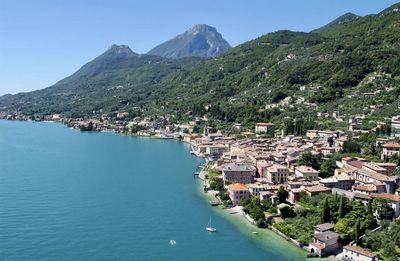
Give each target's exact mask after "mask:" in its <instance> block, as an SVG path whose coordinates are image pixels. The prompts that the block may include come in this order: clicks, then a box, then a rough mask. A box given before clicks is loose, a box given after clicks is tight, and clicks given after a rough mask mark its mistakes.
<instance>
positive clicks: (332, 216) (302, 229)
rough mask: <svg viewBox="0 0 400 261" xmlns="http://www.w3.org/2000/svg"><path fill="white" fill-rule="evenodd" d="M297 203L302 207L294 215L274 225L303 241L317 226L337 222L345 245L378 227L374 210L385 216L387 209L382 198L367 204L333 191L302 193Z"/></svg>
mask: <svg viewBox="0 0 400 261" xmlns="http://www.w3.org/2000/svg"><path fill="white" fill-rule="evenodd" d="M298 204H299V205H300V206H301V207H300V208H299V207H297V206H296V208H297V209H296V208H295V211H294V213H295V215H294V216H290V217H287V218H286V217H285V218H284V221H283V222H282V223H280V224H274V226H275V227H276V228H277V229H278V230H280V231H281V232H283V233H285V234H286V235H288V236H290V237H292V238H294V239H296V240H298V241H299V242H301V243H309V242H310V241H311V238H312V235H313V231H314V226H316V225H318V224H321V223H325V222H331V223H333V224H335V227H334V230H335V231H336V232H338V233H339V234H340V237H341V241H342V243H343V244H348V243H349V242H350V241H353V240H359V238H360V236H361V235H363V234H364V233H365V232H366V231H368V230H372V229H374V228H376V227H377V226H378V225H377V220H376V218H375V216H374V213H375V212H376V213H377V214H378V215H384V214H383V213H386V211H387V209H386V208H382V207H381V205H380V204H381V203H380V202H379V201H376V202H375V201H374V202H372V201H370V202H369V204H367V206H364V205H363V204H362V203H361V202H360V201H357V200H354V201H349V200H348V199H347V198H346V197H344V196H340V197H339V196H337V195H331V194H319V195H317V196H313V197H309V196H308V195H307V194H305V193H302V194H301V197H300V200H299V202H298ZM385 218H390V216H389V215H386V216H385Z"/></svg>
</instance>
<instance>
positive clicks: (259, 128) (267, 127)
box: [255, 122, 275, 134]
mask: <svg viewBox="0 0 400 261" xmlns="http://www.w3.org/2000/svg"><path fill="white" fill-rule="evenodd" d="M255 131H256V132H264V133H268V134H273V133H274V131H275V124H273V123H270V122H258V123H256V128H255Z"/></svg>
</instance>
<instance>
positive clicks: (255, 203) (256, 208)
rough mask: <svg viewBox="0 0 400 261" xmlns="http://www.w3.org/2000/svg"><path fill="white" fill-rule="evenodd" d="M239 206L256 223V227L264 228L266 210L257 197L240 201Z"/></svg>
mask: <svg viewBox="0 0 400 261" xmlns="http://www.w3.org/2000/svg"><path fill="white" fill-rule="evenodd" d="M239 205H241V206H243V211H244V212H245V213H246V214H249V215H250V217H251V218H253V219H254V220H255V221H256V225H257V226H258V227H260V228H265V227H266V226H267V224H266V222H265V214H264V211H265V210H266V209H265V207H264V206H263V205H262V204H261V202H260V199H259V198H258V197H253V198H251V199H246V200H242V201H241V202H240V204H239Z"/></svg>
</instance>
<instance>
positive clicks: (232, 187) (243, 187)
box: [228, 183, 248, 191]
mask: <svg viewBox="0 0 400 261" xmlns="http://www.w3.org/2000/svg"><path fill="white" fill-rule="evenodd" d="M228 189H229V190H232V191H243V190H248V188H247V187H246V185H244V184H242V183H234V184H231V185H229V186H228Z"/></svg>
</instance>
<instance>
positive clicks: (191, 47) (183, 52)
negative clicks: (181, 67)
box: [148, 24, 231, 58]
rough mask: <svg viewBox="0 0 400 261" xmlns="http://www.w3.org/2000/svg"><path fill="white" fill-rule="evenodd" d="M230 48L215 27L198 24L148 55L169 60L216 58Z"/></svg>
mask: <svg viewBox="0 0 400 261" xmlns="http://www.w3.org/2000/svg"><path fill="white" fill-rule="evenodd" d="M230 48H231V46H230V45H229V43H228V42H227V41H226V40H225V39H224V38H222V35H221V34H220V33H218V32H217V29H216V28H215V27H212V26H208V25H206V24H197V25H195V26H193V27H192V28H190V29H189V30H187V31H186V32H184V33H183V34H180V35H178V36H176V37H174V38H173V39H171V40H169V41H166V42H165V43H162V44H160V45H158V46H156V47H154V48H153V49H151V50H150V51H149V52H148V54H150V55H158V56H162V57H167V58H182V57H187V56H198V57H216V56H218V55H221V54H223V53H224V52H225V51H226V50H228V49H230Z"/></svg>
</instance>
